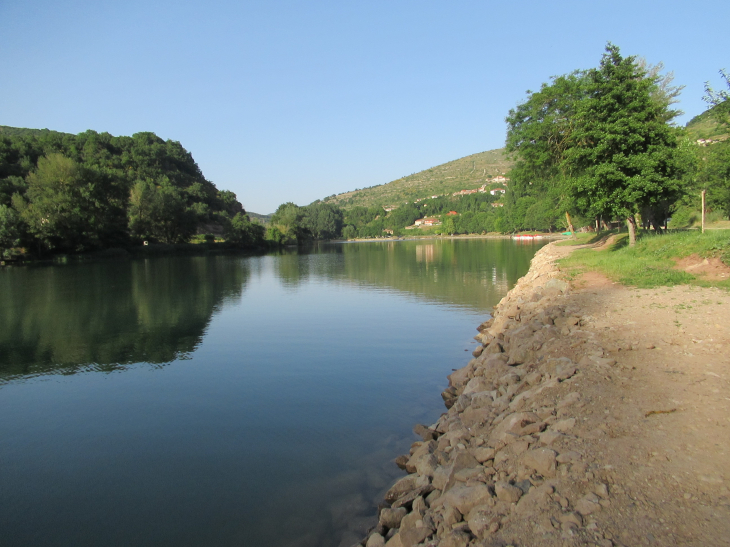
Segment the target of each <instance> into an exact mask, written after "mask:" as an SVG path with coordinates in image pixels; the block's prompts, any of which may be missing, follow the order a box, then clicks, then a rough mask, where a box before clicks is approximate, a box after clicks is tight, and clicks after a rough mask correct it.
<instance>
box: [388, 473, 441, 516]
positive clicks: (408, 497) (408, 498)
mask: <svg viewBox="0 0 730 547" xmlns="http://www.w3.org/2000/svg"><path fill="white" fill-rule="evenodd" d="M426 480H428V478H427V477H426ZM432 491H433V485H431V484H424V485H423V486H419V487H418V488H416V489H415V490H412V491H411V492H408V493H407V494H405V495H403V496H401V497H400V498H398V499H397V500H395V501H394V502H393V505H392V507H393V508H394V509H395V508H397V507H403V506H404V505H408V504H409V503H411V502H412V501H413V500H415V499H416V498H417V497H418V496H427V495H428V494H429V493H431V492H432Z"/></svg>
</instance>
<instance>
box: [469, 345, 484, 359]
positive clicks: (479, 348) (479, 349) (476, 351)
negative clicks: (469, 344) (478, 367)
mask: <svg viewBox="0 0 730 547" xmlns="http://www.w3.org/2000/svg"><path fill="white" fill-rule="evenodd" d="M482 351H484V346H481V345H479V346H477V347H476V348H474V351H472V352H471V354H472V355H473V356H474V357H479V356H480V355H481V354H482Z"/></svg>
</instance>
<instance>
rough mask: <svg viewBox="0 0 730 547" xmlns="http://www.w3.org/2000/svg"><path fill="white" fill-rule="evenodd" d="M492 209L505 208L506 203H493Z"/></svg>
mask: <svg viewBox="0 0 730 547" xmlns="http://www.w3.org/2000/svg"><path fill="white" fill-rule="evenodd" d="M492 207H504V203H492Z"/></svg>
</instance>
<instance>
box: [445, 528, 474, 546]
mask: <svg viewBox="0 0 730 547" xmlns="http://www.w3.org/2000/svg"><path fill="white" fill-rule="evenodd" d="M470 541H471V537H469V534H467V533H466V532H464V531H462V530H452V531H451V532H449V533H448V534H446V535H445V536H444V537H443V539H441V543H439V547H467V545H469V542H470Z"/></svg>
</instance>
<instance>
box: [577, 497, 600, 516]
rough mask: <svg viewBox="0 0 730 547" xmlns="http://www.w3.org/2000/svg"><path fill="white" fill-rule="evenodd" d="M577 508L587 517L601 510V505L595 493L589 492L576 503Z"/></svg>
mask: <svg viewBox="0 0 730 547" xmlns="http://www.w3.org/2000/svg"><path fill="white" fill-rule="evenodd" d="M575 510H576V511H578V512H579V513H580V514H581V515H583V516H584V517H585V516H588V515H590V514H592V513H595V512H597V511H600V510H601V506H600V505H599V503H598V498H597V497H596V495H595V494H588V495H587V496H584V497H582V498H581V499H579V500H578V501H577V502H576V503H575Z"/></svg>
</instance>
